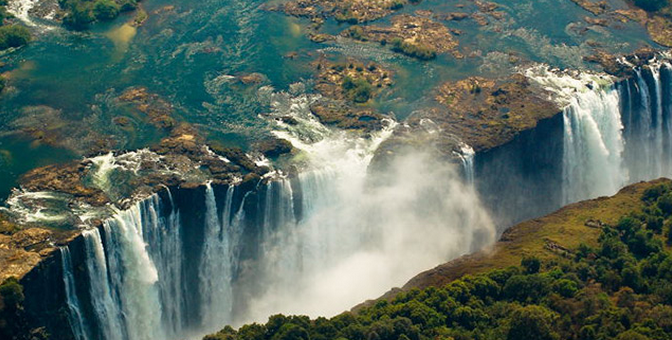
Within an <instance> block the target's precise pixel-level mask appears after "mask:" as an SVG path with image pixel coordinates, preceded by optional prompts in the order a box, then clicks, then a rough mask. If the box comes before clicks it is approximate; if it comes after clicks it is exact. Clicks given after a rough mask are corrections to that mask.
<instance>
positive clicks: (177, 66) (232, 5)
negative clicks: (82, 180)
mask: <svg viewBox="0 0 672 340" xmlns="http://www.w3.org/2000/svg"><path fill="white" fill-rule="evenodd" d="M497 2H498V3H500V4H501V10H502V11H505V12H506V13H507V15H506V17H505V19H503V20H502V21H498V22H493V23H491V24H490V25H488V26H485V27H480V26H478V25H477V24H476V23H475V22H474V21H472V20H464V21H461V22H448V23H445V24H446V25H447V26H449V27H450V28H454V29H459V30H461V31H462V32H463V34H462V35H461V36H460V37H459V39H460V41H461V45H460V50H462V51H463V53H464V54H470V53H471V52H473V53H471V54H473V56H472V57H467V58H465V59H460V60H456V59H454V58H453V57H452V56H450V55H446V56H439V58H438V59H437V60H435V61H431V62H420V61H416V60H412V59H409V58H406V57H403V56H400V55H396V54H393V53H391V52H390V51H389V50H388V49H387V48H385V47H381V46H379V45H378V44H375V43H357V42H347V41H346V42H337V43H333V42H332V43H327V44H317V43H313V42H310V41H309V40H308V39H307V37H306V34H305V33H306V32H307V30H306V27H307V25H308V24H309V22H308V20H306V19H297V18H291V17H287V16H284V15H282V14H280V13H274V12H268V11H265V10H264V9H263V8H262V5H264V3H265V1H261V0H254V1H241V0H233V1H216V0H205V1H198V2H195V1H187V0H144V2H143V6H144V8H145V9H146V11H147V12H148V13H149V14H150V16H149V18H148V20H147V21H146V23H145V24H144V25H143V26H141V27H139V28H138V29H137V30H136V29H134V28H132V27H130V26H128V25H125V23H126V22H127V21H129V20H130V19H132V16H133V14H132V13H131V14H127V15H122V16H121V17H120V18H118V19H117V20H116V21H114V22H111V23H108V24H101V25H97V26H96V27H94V28H93V29H92V30H90V32H86V33H77V32H70V31H66V30H63V29H61V28H55V29H51V30H48V31H46V32H44V31H43V30H42V29H36V41H34V42H33V43H32V44H30V45H29V46H27V47H25V48H23V49H21V50H19V51H16V52H14V53H11V54H9V55H6V56H4V57H2V61H4V62H6V63H7V66H5V67H4V69H3V71H5V72H8V73H7V75H8V77H9V78H10V85H11V88H10V89H8V90H7V91H6V93H5V94H4V95H3V96H2V97H0V110H1V112H2V115H0V132H2V133H3V134H5V135H6V134H10V135H12V134H13V133H15V132H17V131H20V130H22V129H25V128H26V127H27V126H40V127H42V128H44V129H46V130H47V131H51V132H53V133H57V134H59V135H60V136H62V138H60V139H59V140H61V141H62V142H63V143H62V144H63V145H62V146H64V147H67V149H66V148H64V147H59V148H53V147H50V146H47V145H44V144H40V143H36V142H32V141H30V140H22V141H21V142H17V141H16V140H17V139H16V137H6V138H10V139H11V140H12V141H11V142H10V141H4V140H3V142H2V143H3V144H2V145H0V148H2V150H7V151H6V152H8V153H10V154H12V155H14V156H13V157H12V159H13V161H12V163H7V162H6V163H3V166H2V168H0V178H2V183H3V184H2V186H1V187H0V197H5V196H6V194H7V192H8V188H11V187H12V186H15V185H16V178H17V176H18V174H20V173H22V172H25V171H26V170H28V169H30V168H33V167H35V166H39V165H43V164H49V163H53V162H58V161H64V160H67V159H72V158H77V157H81V156H82V155H84V154H86V153H88V152H91V151H92V150H93V151H95V150H96V149H95V148H92V147H91V146H92V145H98V144H100V143H103V144H104V145H105V146H106V147H108V148H115V149H135V148H140V147H144V146H147V145H151V144H152V143H155V142H156V141H158V140H160V138H161V137H162V136H164V135H165V131H162V130H160V129H157V128H156V127H154V126H152V125H151V124H148V123H147V122H145V121H143V115H142V114H141V113H139V112H137V110H135V109H134V108H133V107H132V105H128V104H123V103H119V102H117V101H116V100H115V99H114V98H116V97H117V96H118V95H119V94H121V93H122V92H123V91H124V90H125V89H127V88H129V87H138V86H143V87H147V88H148V89H149V91H150V92H153V93H157V94H159V95H160V96H161V97H162V98H164V99H165V100H167V101H169V102H170V103H172V104H173V106H174V116H175V118H176V119H177V120H178V121H187V122H190V123H192V124H194V125H195V126H196V127H197V128H198V129H199V130H200V131H201V132H202V133H204V134H205V135H207V136H208V138H210V139H211V140H215V141H220V142H223V143H225V144H229V145H238V146H241V147H247V146H248V145H249V143H250V142H251V141H254V140H255V139H257V138H260V137H262V136H264V135H266V134H268V130H269V129H268V126H267V125H266V124H267V123H265V121H264V120H263V119H260V118H259V115H260V114H263V113H264V112H267V111H268V108H267V107H266V104H267V103H264V102H263V101H262V100H261V99H260V98H259V95H258V89H259V87H260V86H265V85H269V86H272V87H273V88H275V89H277V90H286V89H287V88H288V86H289V85H290V84H292V83H295V82H307V80H308V79H310V77H311V75H312V72H313V70H312V67H311V66H310V61H312V60H314V59H315V58H316V57H317V56H318V55H319V53H328V54H330V55H332V56H335V57H336V58H338V57H343V56H355V57H359V58H363V59H369V60H374V61H377V62H380V63H382V64H383V65H384V66H385V67H388V68H390V69H392V70H393V72H394V74H395V80H396V86H394V87H393V88H392V89H391V90H390V91H389V92H388V93H384V94H383V95H382V96H381V98H380V99H378V100H377V101H376V102H375V103H372V104H371V105H373V106H374V107H376V108H378V109H380V110H381V111H383V112H394V113H395V115H396V116H397V117H398V118H399V119H403V118H405V117H407V116H408V115H410V114H411V113H412V112H414V111H416V110H419V109H422V108H423V107H426V106H430V105H433V103H432V100H431V98H432V97H433V93H432V89H433V88H434V87H436V86H437V85H439V84H441V83H442V82H444V81H447V80H455V79H460V78H463V77H466V76H469V75H475V74H476V75H477V74H482V75H489V76H493V75H495V76H496V75H501V74H505V73H508V72H511V71H512V69H511V65H510V64H508V54H513V55H515V56H518V57H520V58H521V59H524V60H530V61H534V62H544V63H549V64H552V65H554V66H558V67H575V68H576V67H582V68H583V67H590V65H585V64H583V62H582V61H581V57H582V56H584V55H587V54H590V50H589V49H588V47H587V45H586V42H587V41H591V40H593V41H599V42H601V43H603V45H604V48H605V49H607V50H610V51H612V52H629V51H632V50H634V49H636V48H638V47H640V46H641V45H642V44H643V43H644V42H645V43H650V41H649V40H648V38H647V37H646V33H645V32H644V30H643V28H641V27H639V26H638V25H636V24H634V23H630V24H624V25H621V26H622V28H602V27H587V25H586V23H585V22H584V21H583V20H582V18H583V17H584V16H587V15H589V13H587V12H585V11H583V10H582V9H580V8H579V7H578V6H576V5H575V4H573V3H572V2H570V1H569V0H528V1H519V0H499V1H497ZM612 5H613V6H616V7H619V8H623V7H624V6H625V4H624V2H622V1H612ZM166 6H171V7H166ZM473 7H474V5H473V3H472V2H468V6H467V7H465V8H462V9H460V8H458V7H456V5H455V2H447V1H442V0H425V1H423V2H422V3H421V4H420V5H417V6H407V7H406V8H404V9H403V10H402V11H401V13H411V12H413V11H416V10H419V9H424V10H432V11H433V12H434V13H441V12H452V11H466V12H469V11H471V9H472V8H473ZM387 22H389V18H385V19H382V20H379V21H377V22H373V23H371V24H372V25H384V24H386V23H387ZM346 27H347V25H339V24H337V23H335V22H333V21H328V22H327V23H326V24H325V31H327V32H330V33H337V32H339V31H341V30H343V29H345V28H346ZM586 29H587V30H586ZM580 31H582V32H583V33H577V32H580ZM291 52H296V53H297V57H296V58H287V57H285V56H286V55H287V54H288V53H291ZM467 52H469V53H467ZM252 72H256V73H260V74H262V75H263V81H262V82H261V83H260V84H256V85H244V84H242V83H240V82H237V81H235V80H231V79H229V78H230V77H228V76H238V75H242V74H246V73H252ZM308 84H309V82H308ZM309 88H310V87H309ZM119 116H124V117H128V118H130V119H131V121H132V124H131V126H130V127H120V126H117V125H115V124H113V123H112V120H113V118H115V117H119ZM3 152H5V151H3ZM16 155H20V156H16Z"/></svg>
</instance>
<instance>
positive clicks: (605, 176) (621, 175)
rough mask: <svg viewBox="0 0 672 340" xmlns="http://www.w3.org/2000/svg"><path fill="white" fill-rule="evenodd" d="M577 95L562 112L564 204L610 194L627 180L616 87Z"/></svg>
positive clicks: (618, 98)
mask: <svg viewBox="0 0 672 340" xmlns="http://www.w3.org/2000/svg"><path fill="white" fill-rule="evenodd" d="M592 86H593V87H595V88H594V89H593V90H592V91H584V92H581V93H578V94H577V95H575V96H574V97H573V98H572V99H571V101H570V104H569V105H568V106H566V107H565V109H564V111H563V123H564V128H565V136H564V141H563V148H564V160H563V201H564V202H563V203H564V204H567V203H570V202H576V201H579V200H581V199H585V198H589V197H597V196H601V195H610V194H613V193H615V192H616V191H618V189H620V188H621V187H622V186H623V185H624V184H625V183H626V181H627V178H628V175H627V170H626V169H625V168H624V167H623V151H624V149H625V144H624V139H623V135H622V130H623V125H622V124H621V115H620V110H619V104H620V97H619V95H618V91H617V90H615V89H614V88H611V87H609V88H606V89H602V88H599V87H598V85H597V84H593V85H592Z"/></svg>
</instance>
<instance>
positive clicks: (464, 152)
mask: <svg viewBox="0 0 672 340" xmlns="http://www.w3.org/2000/svg"><path fill="white" fill-rule="evenodd" d="M475 155H476V153H475V152H474V149H473V148H472V147H471V146H469V145H467V144H464V143H461V145H460V152H459V153H456V156H457V157H459V158H460V160H461V161H462V168H463V171H464V179H465V181H466V183H467V184H470V185H473V184H474V156H475Z"/></svg>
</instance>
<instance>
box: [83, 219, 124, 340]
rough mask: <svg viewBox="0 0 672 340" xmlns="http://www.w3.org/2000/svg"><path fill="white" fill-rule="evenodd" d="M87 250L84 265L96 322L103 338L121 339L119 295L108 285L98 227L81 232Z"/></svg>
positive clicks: (103, 251) (121, 322)
mask: <svg viewBox="0 0 672 340" xmlns="http://www.w3.org/2000/svg"><path fill="white" fill-rule="evenodd" d="M82 235H83V236H84V240H85V246H86V250H87V255H88V256H87V258H86V267H87V270H88V272H89V275H90V277H91V278H96V279H95V280H91V282H90V285H91V288H90V289H91V297H92V300H91V302H92V304H93V308H94V310H95V311H96V315H97V316H98V324H99V325H100V330H101V333H102V336H103V338H105V339H123V338H124V336H123V334H122V332H123V329H122V324H123V320H121V318H120V316H121V313H120V311H119V309H118V306H119V303H118V300H119V297H118V296H113V294H114V295H116V294H115V293H114V291H113V290H111V288H110V285H109V277H108V270H107V263H106V259H105V250H104V249H103V242H102V240H101V238H100V232H99V231H98V229H91V230H86V231H84V232H83V233H82Z"/></svg>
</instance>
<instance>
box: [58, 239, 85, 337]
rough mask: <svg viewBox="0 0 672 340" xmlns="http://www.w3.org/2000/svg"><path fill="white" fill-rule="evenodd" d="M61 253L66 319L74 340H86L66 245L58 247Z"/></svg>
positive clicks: (70, 260)
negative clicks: (66, 306) (66, 307)
mask: <svg viewBox="0 0 672 340" xmlns="http://www.w3.org/2000/svg"><path fill="white" fill-rule="evenodd" d="M59 251H60V253H61V267H62V269H63V283H64V285H65V297H66V303H67V305H68V321H69V322H70V328H71V329H72V334H73V335H74V337H75V340H88V339H89V336H88V335H87V333H86V328H87V327H86V325H85V323H84V318H83V316H82V311H81V308H80V305H79V298H78V297H77V291H76V288H75V277H74V276H73V275H72V259H71V258H70V249H68V247H61V248H59Z"/></svg>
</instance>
